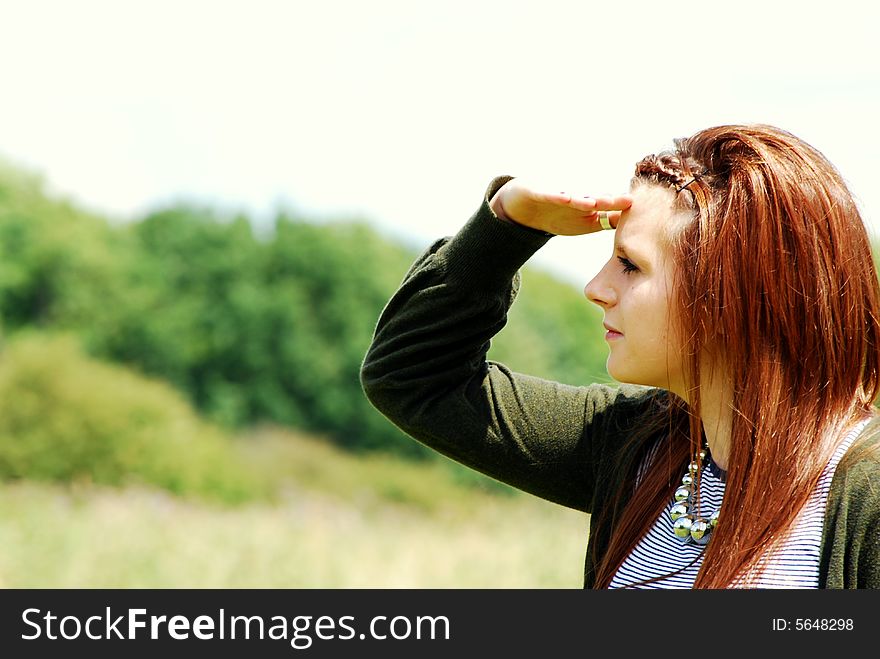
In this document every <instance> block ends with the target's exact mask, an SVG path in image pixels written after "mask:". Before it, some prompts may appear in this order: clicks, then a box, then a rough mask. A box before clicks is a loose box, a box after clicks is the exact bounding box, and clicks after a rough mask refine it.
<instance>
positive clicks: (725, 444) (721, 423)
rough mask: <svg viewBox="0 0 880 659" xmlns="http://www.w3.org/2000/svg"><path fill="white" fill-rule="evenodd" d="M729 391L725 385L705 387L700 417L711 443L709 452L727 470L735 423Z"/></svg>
mask: <svg viewBox="0 0 880 659" xmlns="http://www.w3.org/2000/svg"><path fill="white" fill-rule="evenodd" d="M729 391H730V390H729V389H724V388H723V387H703V391H702V396H701V399H700V417H701V418H702V421H703V432H704V433H705V434H706V441H707V442H708V443H709V452H710V453H711V454H712V460H713V461H714V462H715V464H716V465H718V466H719V467H720V468H721V469H724V470H725V471H726V470H727V463H728V461H729V460H730V433H731V427H732V425H733V408H732V407H731V401H730V396H729Z"/></svg>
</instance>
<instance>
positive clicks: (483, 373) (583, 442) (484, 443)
mask: <svg viewBox="0 0 880 659" xmlns="http://www.w3.org/2000/svg"><path fill="white" fill-rule="evenodd" d="M507 180H509V177H502V178H498V179H495V180H494V181H493V182H492V184H490V186H489V189H488V190H487V193H486V195H485V197H484V200H483V203H482V204H481V206H480V208H479V209H478V210H477V212H476V213H475V214H474V215H473V216H472V217H471V219H470V220H469V221H468V222H467V223H466V224H465V226H464V227H463V228H462V229H461V230H460V231H459V233H458V234H456V235H455V236H454V237H452V238H445V239H441V240H439V241H437V242H435V243H434V244H433V245H432V246H431V247H430V248H428V249H427V250H426V251H425V252H424V253H423V254H422V255H421V256H420V257H419V258H418V259H417V260H416V262H415V263H414V264H413V265H412V267H411V268H410V270H409V272H408V273H407V274H406V276H405V278H404V281H403V283H402V284H401V286H400V288H399V289H398V291H397V292H396V293H395V294H394V296H393V297H392V298H391V300H390V301H389V302H388V303H387V305H386V306H385V309H384V310H383V312H382V314H381V316H380V318H379V321H378V324H377V326H376V330H375V333H374V338H373V342H372V344H371V346H370V348H369V350H368V352H367V354H366V357H365V359H364V362H363V365H362V368H361V383H362V386H363V388H364V391H365V393H366V395H367V397H368V398H369V400H370V401H371V403H372V404H373V405H374V406H375V407H376V408H377V409H378V410H379V411H381V412H382V413H383V414H384V415H385V416H386V417H388V418H389V419H390V420H391V421H392V422H393V423H394V424H396V425H397V426H398V427H399V428H401V429H402V430H403V431H404V432H406V433H407V434H409V435H410V436H412V437H414V438H416V439H418V440H419V441H421V442H422V443H424V444H426V445H428V446H430V447H432V448H433V449H435V450H437V451H439V452H441V453H443V454H445V455H446V456H448V457H450V458H452V459H454V460H457V461H459V462H461V463H463V464H465V465H468V466H469V467H472V468H474V469H476V470H478V471H480V472H482V473H484V474H486V475H488V476H490V477H493V478H495V479H497V480H500V481H502V482H505V483H508V484H510V485H513V486H514V487H518V488H520V489H523V490H525V491H527V492H530V493H532V494H535V495H537V496H540V497H543V498H545V499H548V500H550V501H554V502H556V503H559V504H562V505H566V506H569V507H572V508H575V509H578V510H583V511H586V512H590V511H591V510H592V507H593V503H594V499H595V496H596V492H595V489H596V488H595V485H596V482H597V479H598V480H600V481H604V480H607V478H604V477H602V475H601V474H600V473H599V472H600V471H601V466H602V465H603V464H605V463H607V462H608V453H609V452H608V450H607V448H608V447H609V446H613V445H614V444H615V443H616V442H617V441H619V439H620V436H619V433H618V432H615V431H614V429H615V428H616V427H617V425H619V424H615V422H614V419H613V417H614V416H615V414H613V413H612V410H618V411H620V410H623V409H627V408H629V407H630V405H629V404H631V403H635V404H640V402H641V401H643V400H644V399H645V390H646V388H644V387H632V386H621V387H612V386H606V385H591V386H585V387H577V386H571V385H566V384H561V383H557V382H551V381H547V380H543V379H540V378H536V377H531V376H527V375H522V374H519V373H515V372H513V371H511V370H510V369H508V368H506V367H505V366H504V365H502V364H499V363H496V362H492V361H487V360H486V353H487V352H488V349H489V345H490V340H491V338H492V337H493V336H494V335H495V334H496V333H497V332H498V331H500V330H501V328H502V327H503V326H504V325H505V323H506V320H507V311H508V309H509V307H510V305H511V304H512V303H513V300H514V298H515V296H516V292H517V290H518V287H519V282H520V278H519V273H518V270H519V268H520V267H521V266H522V265H523V264H524V263H525V262H526V260H527V259H528V258H529V257H531V256H532V254H534V253H535V252H536V251H537V250H538V249H539V248H540V247H541V246H543V245H544V244H545V243H546V242H547V241H548V240H549V234H544V233H543V232H539V231H535V230H533V229H529V228H526V227H522V226H520V225H518V224H516V223H514V222H511V221H508V220H502V219H499V218H498V217H497V216H495V215H494V213H493V212H492V210H491V208H490V207H489V204H488V202H489V200H490V199H491V197H492V195H493V194H494V192H495V191H497V190H498V188H500V187H501V185H503V183H504V182H506V181H507ZM606 467H607V464H606Z"/></svg>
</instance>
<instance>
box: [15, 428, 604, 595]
mask: <svg viewBox="0 0 880 659" xmlns="http://www.w3.org/2000/svg"><path fill="white" fill-rule="evenodd" d="M240 445H241V447H242V460H244V461H247V462H249V463H250V464H252V465H253V466H255V467H257V468H260V469H263V470H264V471H265V474H266V477H267V478H270V479H273V480H276V481H277V482H279V483H280V484H281V485H280V487H279V492H280V494H279V495H278V496H277V498H276V499H275V500H273V501H265V502H259V503H251V504H247V505H240V506H234V507H224V506H219V505H217V504H210V503H206V502H200V501H197V500H192V499H181V498H175V497H172V496H170V495H168V494H166V493H164V492H162V491H159V490H152V489H145V488H141V487H134V486H132V487H127V488H124V489H111V488H99V487H95V486H92V485H88V484H77V485H52V484H38V483H32V482H17V483H5V484H0V511H2V512H0V586H2V587H6V588H40V587H61V588H92V587H94V588H98V587H110V588H367V587H375V588H579V587H580V585H581V579H582V564H583V555H584V548H585V543H586V528H587V517H586V515H584V514H583V513H578V512H576V511H572V510H568V509H565V508H562V507H560V506H557V505H555V504H551V503H548V502H545V501H542V500H539V499H536V498H534V497H531V496H529V495H524V494H520V493H511V492H504V491H503V490H501V491H498V490H497V489H496V491H495V492H492V491H481V490H480V489H475V488H474V487H472V486H471V487H468V486H465V485H462V484H461V483H460V482H459V481H460V476H459V477H457V476H456V472H455V471H453V470H451V469H450V468H449V467H448V465H444V464H442V463H441V464H436V463H435V464H431V465H420V464H411V463H406V462H402V461H399V460H397V459H394V458H388V457H379V456H372V457H357V456H352V455H350V454H347V453H343V452H340V451H338V450H336V449H334V448H332V447H331V446H329V445H327V444H325V443H323V442H320V441H317V440H314V439H310V438H307V437H303V436H299V435H293V434H290V433H286V432H281V431H277V430H274V431H273V430H266V431H263V432H261V433H257V434H255V435H254V436H251V437H248V438H244V439H243V440H242V441H241V442H240Z"/></svg>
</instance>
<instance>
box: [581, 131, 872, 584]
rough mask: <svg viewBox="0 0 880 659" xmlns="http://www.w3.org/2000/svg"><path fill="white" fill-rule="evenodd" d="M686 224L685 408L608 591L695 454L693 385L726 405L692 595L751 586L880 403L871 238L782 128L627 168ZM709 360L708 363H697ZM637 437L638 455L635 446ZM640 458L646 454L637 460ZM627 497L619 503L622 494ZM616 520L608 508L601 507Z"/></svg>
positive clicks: (706, 135) (724, 134)
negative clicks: (851, 432) (853, 431)
mask: <svg viewBox="0 0 880 659" xmlns="http://www.w3.org/2000/svg"><path fill="white" fill-rule="evenodd" d="M634 182H635V183H636V184H643V183H651V184H657V185H666V186H670V187H672V188H674V189H675V190H676V191H677V196H676V199H677V201H676V204H677V205H679V206H680V207H681V208H682V209H689V210H690V211H691V212H692V213H693V218H694V219H693V221H692V222H691V223H690V224H689V225H687V226H686V227H685V228H684V229H682V230H681V231H680V232H679V233H678V234H677V235H676V236H675V238H674V239H673V243H672V250H673V256H674V262H675V264H676V266H675V285H674V292H673V298H672V299H673V302H672V304H673V305H674V306H675V307H676V309H677V313H675V314H672V316H673V317H674V319H675V320H674V322H677V323H678V324H679V329H680V331H681V336H683V337H687V341H686V342H685V343H686V345H687V350H688V352H687V354H685V355H683V362H684V372H685V377H686V380H687V384H688V388H689V392H691V393H692V394H693V395H692V396H689V399H688V401H687V403H685V402H684V401H682V400H681V399H678V398H677V397H675V396H673V395H672V394H670V401H671V404H670V405H669V406H667V409H666V410H665V411H662V412H661V414H664V415H666V421H662V420H658V419H655V420H654V425H655V426H656V425H657V424H658V423H661V422H662V423H665V425H666V427H667V429H668V434H669V436H668V439H667V440H666V443H665V445H664V447H663V448H661V450H659V451H657V452H656V454H655V455H656V457H655V459H654V460H653V463H652V465H651V466H650V469H649V470H648V471H647V474H646V476H645V477H644V478H643V479H642V481H641V482H640V484H639V486H638V488H637V489H636V490H635V492H632V487H633V484H632V481H630V482H628V483H626V484H624V485H623V486H622V487H621V490H620V491H619V492H618V493H617V501H618V502H619V501H621V500H625V499H627V498H628V497H629V495H630V494H632V496H631V498H629V500H628V502H627V504H626V505H625V506H624V507H623V510H622V513H620V515H619V517H618V518H617V519H613V520H612V519H605V520H604V523H608V524H609V525H610V526H611V528H612V532H611V536H610V540H609V542H608V546H607V548H606V549H605V551H604V553H603V554H602V555H601V556H596V557H595V560H596V565H597V567H596V579H595V582H594V587H597V588H603V587H607V586H608V584H609V583H610V581H611V579H612V577H613V576H614V573H615V572H616V571H617V569H618V568H619V567H620V565H621V563H622V562H623V560H624V559H625V558H626V556H627V554H628V553H629V552H630V551H631V550H632V548H633V547H634V546H635V545H636V544H637V543H638V541H639V539H640V538H641V537H642V536H643V535H644V534H645V533H647V531H648V529H649V528H650V526H651V525H652V524H653V522H654V520H656V519H657V517H658V516H659V515H660V514H661V512H662V511H663V509H664V508H665V506H666V504H667V503H668V501H669V500H670V497H671V495H672V491H673V490H674V489H675V487H676V484H677V483H678V482H679V480H680V478H681V475H682V473H683V472H684V469H685V468H686V465H687V463H688V461H689V460H691V459H693V457H694V455H695V454H696V452H697V451H698V450H699V448H700V443H701V434H702V423H701V420H700V398H699V392H700V384H701V381H705V379H706V378H707V377H708V374H707V373H706V372H704V371H703V370H702V369H703V368H704V367H705V365H706V364H707V363H710V364H711V363H713V362H714V363H715V364H723V366H724V368H725V375H726V377H727V378H729V386H730V388H731V394H732V399H733V423H732V428H731V438H730V441H731V446H730V455H729V462H728V473H727V485H726V492H727V494H726V496H725V497H724V503H723V505H722V508H721V512H720V522H719V525H718V527H717V528H716V529H715V531H714V532H713V534H712V541H711V542H710V543H709V545H708V546H707V547H706V551H705V554H704V556H703V563H702V567H701V568H700V571H699V573H698V575H697V579H696V582H695V584H694V587H695V588H724V587H728V586H730V585H733V584H735V583H740V584H742V585H748V581H749V575H750V574H754V573H755V572H756V571H757V570H759V569H760V564H761V559H762V557H763V556H766V555H767V552H768V550H770V549H771V548H772V547H773V546H774V544H775V543H776V542H778V541H779V540H780V539H781V538H782V537H783V536H784V535H785V533H786V531H788V530H789V529H790V528H791V527H792V525H793V523H794V521H795V518H796V516H797V514H798V512H799V511H800V510H801V509H802V508H803V506H804V504H805V503H806V501H807V499H808V498H809V496H810V494H811V493H812V492H813V490H814V489H815V487H816V485H817V483H818V481H819V477H820V475H821V473H822V471H823V469H824V468H825V466H826V464H827V462H828V460H829V459H830V457H831V455H832V453H833V452H834V450H835V448H836V447H837V446H838V443H839V441H840V439H841V434H842V432H843V431H844V430H845V429H846V428H847V427H849V426H850V425H851V424H852V423H854V422H855V421H856V420H858V419H859V418H866V417H867V416H869V415H871V414H872V413H873V411H872V410H873V408H872V402H873V401H874V400H875V398H876V397H877V395H878V387H880V286H878V280H877V273H876V271H875V268H874V263H873V260H872V256H871V247H870V242H869V239H868V234H867V231H866V229H865V226H864V223H863V222H862V219H861V216H860V214H859V211H858V208H857V207H856V204H855V202H854V200H853V198H852V195H851V194H850V192H849V191H848V189H847V186H846V184H845V182H844V181H843V179H842V177H841V176H840V174H839V173H838V172H837V170H836V169H835V168H834V167H833V166H832V165H831V163H830V162H828V160H827V159H826V158H825V157H824V156H823V155H822V154H821V153H819V152H818V151H817V150H816V149H814V148H813V147H811V146H810V145H808V144H806V143H805V142H803V141H802V140H800V139H798V138H797V137H795V136H793V135H791V134H790V133H787V132H785V131H783V130H780V129H778V128H774V127H772V126H764V125H752V126H719V127H715V128H709V129H707V130H703V131H700V132H698V133H696V134H695V135H693V136H692V137H689V138H686V139H680V140H676V141H675V149H674V150H673V151H669V152H664V153H661V154H657V155H651V156H648V157H646V158H645V159H643V160H642V161H641V162H640V163H639V164H638V165H637V166H636V176H635V179H634ZM707 358H708V359H707ZM650 434H651V433H647V432H646V433H643V434H642V436H641V437H640V438H638V439H637V440H635V441H643V442H644V441H647V439H648V437H649V435H650ZM642 454H644V451H643V452H642ZM627 488H628V490H627ZM609 508H611V509H617V508H618V506H616V505H615V506H610V507H609Z"/></svg>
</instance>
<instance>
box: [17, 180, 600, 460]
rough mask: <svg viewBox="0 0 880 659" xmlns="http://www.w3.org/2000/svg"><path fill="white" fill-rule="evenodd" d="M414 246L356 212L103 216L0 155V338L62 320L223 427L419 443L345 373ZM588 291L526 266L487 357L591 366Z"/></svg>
mask: <svg viewBox="0 0 880 659" xmlns="http://www.w3.org/2000/svg"><path fill="white" fill-rule="evenodd" d="M425 247H427V245H426V246H425ZM416 256H417V251H416V250H413V249H411V248H408V247H406V246H403V245H401V244H400V243H398V242H395V241H393V240H390V239H388V238H386V237H384V236H383V235H381V234H380V233H378V232H377V231H376V230H375V229H373V228H371V227H370V225H369V224H367V223H365V222H351V221H343V220H339V221H330V222H327V221H324V222H320V223H318V222H314V221H309V220H308V218H303V217H298V216H297V215H296V214H295V213H293V212H291V211H279V212H278V213H277V214H276V216H275V218H274V222H273V224H272V227H271V230H270V231H266V232H259V233H258V232H257V231H256V230H255V224H254V222H253V221H252V219H251V218H249V217H247V216H246V215H243V214H237V215H230V214H229V213H227V212H225V211H223V209H217V208H212V207H209V206H200V205H197V204H191V203H176V204H174V205H171V206H168V207H165V208H160V209H155V210H153V211H152V212H149V213H147V214H145V215H144V216H143V217H141V218H139V219H137V220H136V221H131V222H126V223H119V222H113V221H111V220H110V219H108V218H106V217H102V216H101V215H99V214H96V213H94V212H91V211H88V210H87V209H84V208H82V207H80V206H79V205H77V204H75V203H73V202H71V201H69V200H67V199H65V198H62V197H59V196H58V195H52V194H49V193H47V192H46V185H45V183H44V181H42V180H41V179H40V178H39V177H37V176H35V175H33V174H31V173H28V172H24V171H22V170H20V169H17V168H15V167H12V166H10V165H8V164H3V165H2V166H0V322H2V330H3V337H4V339H5V340H8V339H10V337H13V336H15V335H16V334H18V333H21V332H30V333H33V332H44V333H56V332H63V333H66V334H72V335H73V336H75V337H77V339H78V340H79V342H80V344H81V346H82V349H83V350H85V351H86V352H87V353H88V354H89V355H91V356H92V357H94V358H96V359H99V360H104V361H107V362H113V363H115V364H117V365H124V366H126V367H127V368H129V369H131V370H133V371H135V372H138V373H141V374H143V375H147V376H151V377H153V378H159V379H161V380H164V381H165V382H167V383H168V384H170V385H171V386H172V387H173V388H175V389H177V390H178V391H179V392H181V393H182V394H183V395H184V396H185V397H186V398H187V399H189V400H190V401H191V403H192V404H193V405H194V406H195V408H196V409H197V410H198V411H199V412H200V413H201V414H202V415H203V416H204V417H206V418H207V419H209V420H211V421H214V422H217V423H219V424H221V425H223V426H225V427H227V428H233V429H235V428H242V427H245V426H252V425H255V424H259V423H264V422H271V423H277V424H282V425H286V426H290V427H295V428H299V429H304V430H308V431H310V432H314V433H318V434H321V435H323V436H326V437H327V438H329V439H330V440H332V441H334V442H335V443H337V444H339V445H342V446H344V447H347V448H351V449H382V450H392V451H396V452H399V453H403V454H407V455H412V456H424V455H426V454H427V451H426V450H424V449H422V448H421V447H420V446H419V445H418V444H417V443H415V442H413V441H412V440H410V439H408V438H406V437H405V436H404V435H403V434H402V433H401V432H399V431H398V430H397V429H396V428H394V427H393V426H392V425H391V424H390V423H389V422H387V420H385V419H384V418H383V417H382V416H381V415H380V414H379V413H378V412H376V411H375V410H374V409H373V408H372V407H371V406H370V404H369V403H368V401H367V400H366V399H365V397H364V395H363V392H362V391H361V388H360V382H359V378H358V372H359V368H360V364H361V361H362V359H363V356H364V354H365V352H366V350H367V347H368V345H369V342H370V339H371V336H372V332H373V329H374V327H375V323H376V321H377V319H378V317H379V314H380V313H381V310H382V308H383V306H384V304H385V302H386V301H387V300H388V298H389V297H390V295H391V294H392V293H393V291H394V290H395V289H396V287H397V286H398V284H399V283H400V281H401V279H402V277H403V275H404V274H405V272H406V270H407V268H408V266H409V264H410V263H411V262H412V261H413V260H414V259H415V258H416ZM590 307H591V305H589V304H587V303H586V301H585V300H584V299H583V296H582V294H581V293H580V292H579V291H578V290H577V289H575V288H574V287H572V286H570V285H567V284H564V283H561V282H559V281H557V280H556V279H554V278H553V277H551V276H549V275H547V274H545V273H543V272H541V271H538V270H534V269H531V268H528V267H527V268H526V269H525V271H524V276H523V287H522V291H521V293H520V297H519V300H518V301H517V303H516V304H515V305H514V307H513V309H512V311H511V322H510V323H509V325H508V327H507V328H506V329H505V330H504V331H503V332H502V333H501V335H500V336H499V337H498V338H497V339H496V340H495V341H494V343H493V346H492V349H491V351H490V358H494V359H498V360H499V361H503V362H505V363H506V364H508V365H509V366H510V367H511V368H513V369H514V370H520V371H524V372H528V373H531V374H534V375H538V376H541V377H547V378H552V379H557V380H560V381H564V382H569V383H572V384H585V383H589V382H593V381H595V380H597V379H600V380H606V381H607V375H606V374H605V369H604V360H605V356H606V354H607V349H606V347H605V345H604V342H603V341H602V333H601V328H600V319H601V315H600V314H599V313H598V312H597V311H596V310H594V309H591V308H590Z"/></svg>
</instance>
